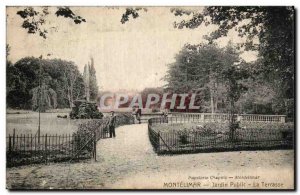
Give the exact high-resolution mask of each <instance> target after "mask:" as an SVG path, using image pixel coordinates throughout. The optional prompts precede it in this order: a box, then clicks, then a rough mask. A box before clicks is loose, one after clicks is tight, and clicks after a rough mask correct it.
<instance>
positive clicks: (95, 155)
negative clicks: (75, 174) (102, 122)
mask: <svg viewBox="0 0 300 195" xmlns="http://www.w3.org/2000/svg"><path fill="white" fill-rule="evenodd" d="M96 139H97V138H96V132H94V143H93V144H94V150H93V156H94V159H95V161H97V152H96V151H97V149H96V145H97V140H96Z"/></svg>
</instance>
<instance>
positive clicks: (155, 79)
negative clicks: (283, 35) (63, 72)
mask: <svg viewBox="0 0 300 195" xmlns="http://www.w3.org/2000/svg"><path fill="white" fill-rule="evenodd" d="M20 9H22V7H7V10H6V12H7V44H9V45H10V47H11V51H10V56H9V60H11V61H12V62H13V63H14V62H16V61H18V60H19V59H21V58H23V57H26V56H34V57H39V56H40V55H43V57H44V58H61V59H64V60H68V61H73V62H75V64H76V65H77V66H78V67H79V70H80V71H81V72H83V68H84V65H85V64H87V63H88V62H89V60H90V58H91V57H93V58H94V63H95V69H96V76H97V81H98V86H99V87H100V90H109V91H118V90H121V89H126V90H142V89H144V88H147V87H161V86H163V85H164V84H165V82H164V81H163V80H162V78H163V77H164V75H165V74H166V71H167V69H168V64H170V63H172V62H174V57H175V55H176V53H178V52H179V51H180V49H181V48H182V47H183V46H184V44H186V43H191V44H199V43H201V42H203V41H204V39H203V36H204V35H209V33H210V32H212V31H213V30H214V29H216V26H209V27H206V26H202V25H201V26H200V27H199V28H197V29H175V28H174V27H173V23H174V21H180V20H181V19H185V18H178V17H175V16H174V15H173V14H172V13H171V12H170V7H148V8H147V12H143V11H141V12H140V17H138V18H137V19H134V20H133V19H132V18H130V20H129V22H127V23H125V24H122V23H121V22H120V20H121V16H122V14H123V13H124V12H125V7H119V8H108V7H71V9H72V10H73V12H74V13H75V14H77V15H80V16H82V17H83V18H85V19H86V21H87V22H86V23H82V24H74V22H73V21H72V20H70V19H67V18H63V17H56V16H55V14H54V13H55V10H56V7H50V8H49V11H50V14H49V16H47V18H46V24H45V28H47V30H48V32H49V33H48V37H47V39H43V38H42V37H40V36H38V35H36V34H28V33H27V31H26V30H25V29H23V28H22V27H21V25H22V19H21V17H20V16H19V15H17V14H16V12H17V11H18V10H20ZM36 9H37V10H38V9H40V8H36ZM192 9H199V10H201V9H202V7H196V8H192ZM228 41H232V42H233V43H238V42H242V41H243V39H242V38H240V37H238V36H237V34H236V33H235V32H234V31H231V32H230V33H229V34H228V36H227V37H225V38H221V39H220V40H218V44H219V45H220V46H221V47H223V46H225V45H226V44H227V43H228ZM47 54H51V56H47ZM241 57H242V58H244V59H245V60H246V61H253V60H255V59H256V54H255V53H254V52H245V53H243V54H242V55H241Z"/></svg>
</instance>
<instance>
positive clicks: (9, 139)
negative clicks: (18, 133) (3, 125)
mask: <svg viewBox="0 0 300 195" xmlns="http://www.w3.org/2000/svg"><path fill="white" fill-rule="evenodd" d="M8 151H9V152H11V136H10V135H9V138H8Z"/></svg>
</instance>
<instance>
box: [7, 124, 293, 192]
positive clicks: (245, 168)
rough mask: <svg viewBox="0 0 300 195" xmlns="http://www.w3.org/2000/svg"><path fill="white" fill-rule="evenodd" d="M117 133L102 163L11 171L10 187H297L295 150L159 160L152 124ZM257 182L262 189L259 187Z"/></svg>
mask: <svg viewBox="0 0 300 195" xmlns="http://www.w3.org/2000/svg"><path fill="white" fill-rule="evenodd" d="M116 133H117V137H116V138H113V139H105V140H100V141H99V142H98V144H97V161H96V162H95V161H93V160H89V161H85V162H80V163H72V164H70V165H67V164H65V163H56V164H50V165H34V166H23V167H18V168H9V169H7V188H9V189H20V188H22V189H28V188H30V189H32V188H37V189H87V188H88V189H124V188H126V189H128V188H131V189H132V188H133V189H145V188H147V189H149V188H159V189H162V188H164V189H167V188H169V187H170V186H172V188H186V185H185V184H187V183H191V182H193V184H194V185H193V187H194V188H214V187H213V183H220V185H221V183H222V182H225V183H226V182H228V183H229V184H230V182H234V183H235V182H237V183H238V182H241V181H243V180H241V179H231V178H230V177H236V176H252V177H253V176H259V178H258V179H248V180H247V186H245V187H243V186H235V185H232V186H231V185H230V186H227V187H222V186H219V187H216V188H265V187H264V186H265V184H264V185H263V184H262V183H261V182H265V183H283V186H281V187H280V188H293V181H294V178H293V171H294V170H293V166H294V151H293V150H273V151H242V152H220V153H199V154H185V155H174V156H157V155H156V154H155V153H154V152H153V149H152V146H151V144H150V142H149V139H148V134H147V124H141V125H127V126H122V127H119V128H117V129H116ZM201 177H202V179H201ZM203 177H207V178H206V179H203ZM225 177H227V178H225ZM244 181H245V180H244ZM180 182H182V184H183V185H181V184H179V183H180ZM253 182H258V183H260V185H259V186H257V187H254V186H252V183H253ZM200 183H201V184H200ZM248 183H249V184H248ZM250 183H251V185H250ZM268 187H269V188H270V186H268ZM189 188H192V187H191V186H189ZM271 188H277V187H274V186H273V187H272V186H271Z"/></svg>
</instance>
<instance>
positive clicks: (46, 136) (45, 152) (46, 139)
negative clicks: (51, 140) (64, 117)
mask: <svg viewBox="0 0 300 195" xmlns="http://www.w3.org/2000/svg"><path fill="white" fill-rule="evenodd" d="M45 158H46V163H47V160H48V159H47V133H46V135H45Z"/></svg>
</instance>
